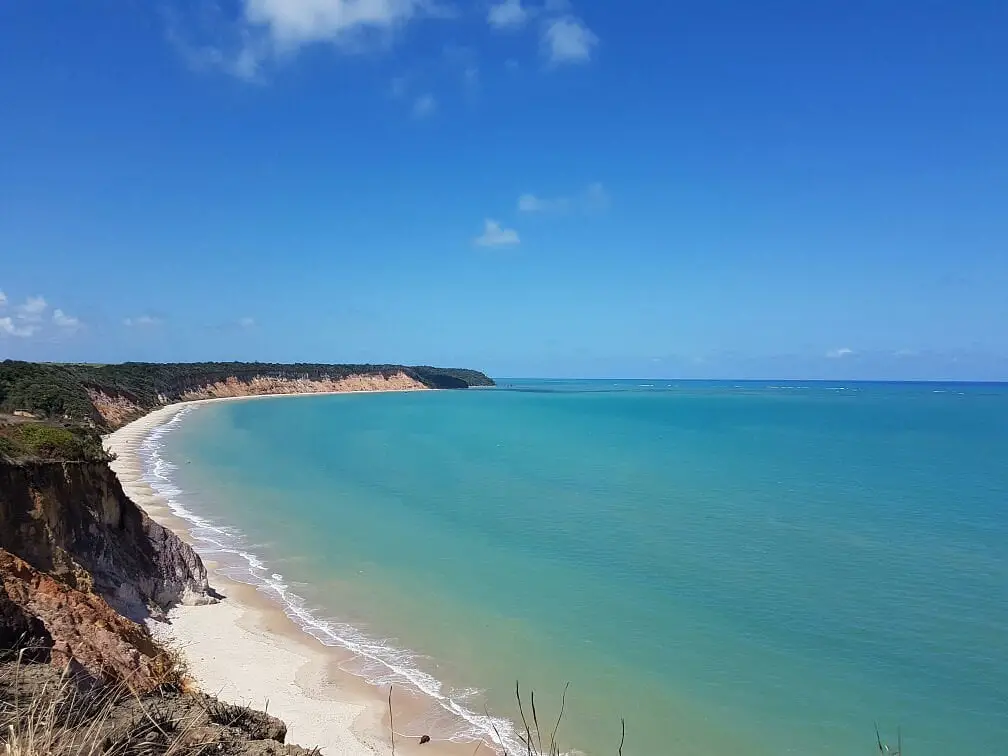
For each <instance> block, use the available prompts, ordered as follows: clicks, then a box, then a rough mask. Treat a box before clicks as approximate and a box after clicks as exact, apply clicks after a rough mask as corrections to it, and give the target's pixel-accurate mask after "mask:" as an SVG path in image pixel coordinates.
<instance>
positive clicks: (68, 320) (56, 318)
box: [52, 307, 81, 333]
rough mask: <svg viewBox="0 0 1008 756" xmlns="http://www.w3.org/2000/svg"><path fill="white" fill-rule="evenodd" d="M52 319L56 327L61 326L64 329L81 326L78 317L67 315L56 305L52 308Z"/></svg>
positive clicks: (69, 329) (73, 328)
mask: <svg viewBox="0 0 1008 756" xmlns="http://www.w3.org/2000/svg"><path fill="white" fill-rule="evenodd" d="M52 321H53V323H54V324H55V325H56V327H57V328H62V329H63V330H65V331H70V332H71V333H72V332H73V331H76V330H77V329H79V328H80V327H81V322H80V319H79V318H75V317H73V316H72V315H67V314H66V313H65V312H63V310H61V309H59V308H58V307H57V308H56V309H55V310H53V315H52Z"/></svg>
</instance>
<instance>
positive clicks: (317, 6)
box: [244, 0, 426, 50]
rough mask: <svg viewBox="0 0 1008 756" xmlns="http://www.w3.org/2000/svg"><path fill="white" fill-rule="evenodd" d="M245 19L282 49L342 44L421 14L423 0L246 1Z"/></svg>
mask: <svg viewBox="0 0 1008 756" xmlns="http://www.w3.org/2000/svg"><path fill="white" fill-rule="evenodd" d="M244 5H245V9H244V13H245V19H246V20H247V22H248V23H249V24H250V25H252V26H257V27H260V28H262V29H265V30H266V31H267V32H268V34H269V37H270V38H271V40H272V41H273V42H274V43H275V44H276V46H277V47H278V48H279V49H280V50H292V49H296V48H298V47H300V46H302V45H307V44H311V43H313V42H339V41H340V40H341V39H342V38H343V37H345V36H347V35H350V34H353V33H356V32H359V31H362V30H366V29H368V28H370V29H378V30H380V29H388V28H391V27H394V26H396V25H398V24H401V23H404V22H406V21H408V20H409V19H410V18H412V17H413V16H414V15H416V14H417V13H419V12H420V11H421V10H422V9H423V7H424V6H425V5H426V3H424V2H422V0H245V1H244Z"/></svg>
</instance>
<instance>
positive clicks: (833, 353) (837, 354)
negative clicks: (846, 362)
mask: <svg viewBox="0 0 1008 756" xmlns="http://www.w3.org/2000/svg"><path fill="white" fill-rule="evenodd" d="M852 354H854V350H853V349H850V348H848V347H840V348H839V349H830V350H829V351H828V352H826V357H827V358H828V359H831V360H840V359H843V358H844V357H850V356H851V355H852Z"/></svg>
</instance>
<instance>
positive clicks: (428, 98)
mask: <svg viewBox="0 0 1008 756" xmlns="http://www.w3.org/2000/svg"><path fill="white" fill-rule="evenodd" d="M435 110H437V100H435V99H434V95H432V94H430V93H429V92H428V93H426V94H422V95H420V96H419V97H417V98H416V100H414V102H413V117H414V118H426V117H427V116H430V115H433V114H434V111H435Z"/></svg>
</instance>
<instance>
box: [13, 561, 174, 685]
mask: <svg viewBox="0 0 1008 756" xmlns="http://www.w3.org/2000/svg"><path fill="white" fill-rule="evenodd" d="M0 593H2V595H3V596H4V599H5V602H6V605H7V606H8V607H10V608H13V610H14V611H15V612H19V613H20V614H21V617H23V618H27V619H28V620H29V622H30V623H31V628H30V631H29V632H31V631H32V630H34V631H35V637H34V638H32V639H31V640H30V641H28V642H27V643H26V640H25V639H24V638H22V639H21V640H20V641H18V639H15V641H16V642H15V644H13V645H12V646H9V647H12V648H13V647H27V648H29V649H46V650H47V651H48V654H47V659H46V660H48V661H51V662H52V665H53V666H54V667H56V668H57V669H59V670H65V669H67V668H70V669H71V670H74V671H75V672H77V673H78V674H84V675H86V676H87V677H88V678H89V679H92V680H95V681H99V682H108V681H119V680H124V681H128V682H129V684H130V685H131V686H132V687H134V688H135V689H137V690H150V689H152V688H154V687H157V685H158V684H159V683H160V681H161V676H162V675H161V672H162V669H163V664H162V663H161V662H159V657H160V656H161V652H160V650H159V649H158V648H157V646H155V645H154V641H153V640H152V639H151V637H150V634H149V633H148V632H147V629H146V628H145V627H143V626H141V625H138V624H137V623H135V622H132V621H131V620H128V619H126V618H125V617H122V616H121V615H119V614H118V613H117V612H116V611H115V610H114V609H112V607H110V606H109V605H108V602H106V601H105V600H104V599H103V598H102V597H101V596H98V595H96V594H94V593H91V592H89V591H81V590H77V589H76V588H71V587H70V586H69V585H67V584H66V583H64V582H62V581H60V580H57V579H55V578H53V577H51V576H49V575H46V574H44V573H42V572H39V571H38V570H37V569H35V568H34V567H32V566H31V565H30V564H28V563H27V562H26V561H24V560H23V559H19V558H18V557H16V556H14V555H13V554H11V553H10V552H8V551H5V550H3V549H0ZM0 603H3V602H0ZM39 625H41V626H42V627H41V633H39V632H38V630H39V629H40V628H39ZM6 632H7V633H9V634H13V633H12V632H11V631H10V630H7V631H6Z"/></svg>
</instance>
